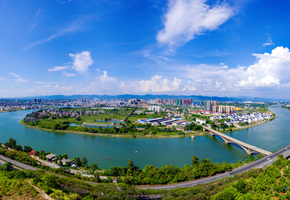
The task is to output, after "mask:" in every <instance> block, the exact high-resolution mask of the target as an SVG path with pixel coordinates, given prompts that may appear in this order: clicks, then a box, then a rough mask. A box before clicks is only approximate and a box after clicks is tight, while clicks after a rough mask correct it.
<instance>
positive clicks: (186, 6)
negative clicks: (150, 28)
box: [157, 0, 235, 45]
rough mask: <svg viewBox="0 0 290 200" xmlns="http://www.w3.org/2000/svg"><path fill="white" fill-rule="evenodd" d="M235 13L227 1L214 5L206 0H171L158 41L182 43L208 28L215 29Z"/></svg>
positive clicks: (170, 43) (171, 43) (172, 43)
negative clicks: (208, 3)
mask: <svg viewBox="0 0 290 200" xmlns="http://www.w3.org/2000/svg"><path fill="white" fill-rule="evenodd" d="M234 14H235V10H234V8H233V7H230V6H229V5H228V4H226V3H217V4H215V5H214V6H209V5H207V4H206V0H169V2H168V8H167V12H166V14H165V15H164V21H163V23H164V29H163V30H161V31H159V32H158V35H157V41H158V42H159V43H164V44H169V45H180V44H183V43H185V42H188V41H190V40H192V39H193V38H194V37H195V36H196V35H200V34H202V33H203V32H205V31H207V30H215V29H217V28H218V26H220V25H221V24H223V23H225V22H226V21H227V20H228V19H229V18H231V17H232V16H233V15H234Z"/></svg>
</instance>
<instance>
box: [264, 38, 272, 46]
mask: <svg viewBox="0 0 290 200" xmlns="http://www.w3.org/2000/svg"><path fill="white" fill-rule="evenodd" d="M270 45H274V43H273V42H272V39H271V37H268V40H267V42H265V43H264V44H263V46H270Z"/></svg>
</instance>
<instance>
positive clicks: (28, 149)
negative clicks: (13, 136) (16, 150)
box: [24, 146, 32, 152]
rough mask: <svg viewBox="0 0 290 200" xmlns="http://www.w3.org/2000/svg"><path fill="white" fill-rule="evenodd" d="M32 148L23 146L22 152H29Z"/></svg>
mask: <svg viewBox="0 0 290 200" xmlns="http://www.w3.org/2000/svg"><path fill="white" fill-rule="evenodd" d="M31 151H32V148H31V147H30V146H24V152H31Z"/></svg>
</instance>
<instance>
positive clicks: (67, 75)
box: [62, 72, 76, 77]
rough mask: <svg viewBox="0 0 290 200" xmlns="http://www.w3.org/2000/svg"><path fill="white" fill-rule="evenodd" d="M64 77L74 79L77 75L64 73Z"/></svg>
mask: <svg viewBox="0 0 290 200" xmlns="http://www.w3.org/2000/svg"><path fill="white" fill-rule="evenodd" d="M62 76H63V77H72V76H76V75H75V74H69V73H66V72H62Z"/></svg>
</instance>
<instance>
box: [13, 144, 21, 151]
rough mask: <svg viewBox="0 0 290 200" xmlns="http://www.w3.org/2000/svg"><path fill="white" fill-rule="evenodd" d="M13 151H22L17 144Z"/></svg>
mask: <svg viewBox="0 0 290 200" xmlns="http://www.w3.org/2000/svg"><path fill="white" fill-rule="evenodd" d="M14 149H15V150H17V151H22V146H21V145H19V144H18V145H16V146H15V147H14Z"/></svg>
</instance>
